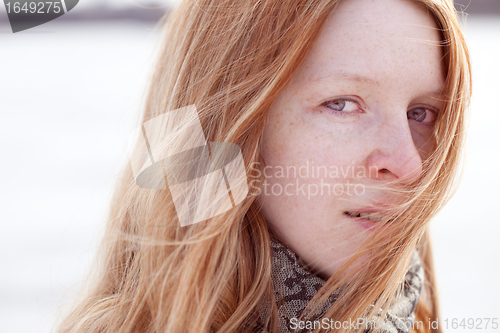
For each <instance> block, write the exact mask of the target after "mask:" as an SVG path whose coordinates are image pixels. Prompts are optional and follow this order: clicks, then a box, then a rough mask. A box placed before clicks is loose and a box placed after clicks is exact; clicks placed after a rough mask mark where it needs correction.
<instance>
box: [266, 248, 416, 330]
mask: <svg viewBox="0 0 500 333" xmlns="http://www.w3.org/2000/svg"><path fill="white" fill-rule="evenodd" d="M271 247H272V283H273V289H274V292H275V298H276V302H277V305H278V314H279V324H278V325H279V331H280V333H290V332H310V331H312V330H313V329H312V328H314V327H312V328H311V327H310V326H309V327H308V326H307V325H312V324H314V323H313V322H314V321H317V323H316V324H319V325H326V326H320V327H322V328H327V329H330V328H333V329H334V328H335V327H336V328H339V326H335V325H341V324H344V323H340V322H334V321H333V320H328V323H327V324H323V323H324V320H321V317H322V316H323V315H324V314H325V312H326V311H327V310H328V308H329V307H330V306H331V304H332V303H333V302H335V300H337V298H338V296H339V293H340V291H338V290H336V291H335V292H334V293H333V294H332V295H330V297H329V298H328V302H327V304H325V306H324V307H323V308H322V309H320V310H318V311H316V312H315V313H314V314H313V317H312V319H311V317H309V318H308V319H307V321H302V322H300V321H298V319H299V317H300V315H301V314H302V312H303V311H304V309H305V307H306V306H307V303H308V302H309V300H310V299H312V297H313V296H314V295H315V294H316V293H317V292H318V291H319V289H320V288H321V287H322V286H323V285H324V284H325V283H326V281H325V280H323V279H321V278H320V277H318V276H317V275H315V274H314V273H313V272H312V271H311V270H310V269H309V268H308V267H307V266H306V265H305V263H304V262H303V261H302V260H301V259H300V258H299V257H298V256H297V254H295V252H293V251H292V250H291V249H289V248H288V247H286V246H285V245H284V244H282V243H280V242H278V241H277V240H274V239H272V240H271ZM423 281H424V273H423V269H422V266H421V264H420V257H419V255H418V252H417V251H415V252H414V253H413V256H412V258H411V262H410V265H409V266H408V269H407V272H406V275H405V277H404V287H403V290H402V293H400V294H399V295H398V297H397V298H396V301H395V303H393V304H392V305H391V307H390V308H389V311H388V313H387V315H386V316H385V319H384V320H380V314H379V315H375V316H373V317H372V319H371V320H369V321H368V320H366V319H364V320H365V322H362V323H361V325H362V326H363V327H367V329H365V331H364V332H369V328H370V327H380V328H381V330H380V332H383V333H407V332H409V328H410V327H411V326H413V323H414V321H415V313H414V311H415V308H416V306H417V302H418V299H419V296H420V292H421V290H422V285H423ZM372 307H373V305H372ZM262 319H263V318H262V317H261V320H262ZM375 321H377V322H375ZM346 323H347V322H346ZM346 323H345V325H347V324H346ZM353 323H356V321H353ZM351 325H353V324H351ZM350 327H351V328H353V327H354V326H350ZM360 327H361V326H360ZM299 328H302V329H299ZM353 330H354V329H353ZM259 332H265V330H262V329H260V330H259Z"/></svg>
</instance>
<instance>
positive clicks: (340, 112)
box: [321, 97, 438, 127]
mask: <svg viewBox="0 0 500 333" xmlns="http://www.w3.org/2000/svg"><path fill="white" fill-rule="evenodd" d="M337 101H347V102H351V103H354V104H356V105H357V106H358V108H359V110H361V111H364V109H363V107H361V105H360V103H359V102H358V101H357V100H356V99H353V98H349V97H341V98H335V99H330V100H328V101H326V102H323V103H322V104H321V105H322V106H324V107H326V108H328V111H329V112H332V113H334V114H336V115H337V116H341V117H348V116H357V113H359V112H346V111H338V110H334V109H332V108H330V107H328V105H329V104H331V103H333V102H337ZM418 108H423V109H426V110H427V111H428V112H432V113H434V117H435V118H437V116H438V112H437V111H436V110H433V109H432V108H430V107H426V106H416V107H414V108H412V109H410V110H408V111H407V112H410V111H411V110H415V109H418ZM408 120H410V119H408ZM417 123H418V124H419V125H422V126H426V127H433V126H434V124H435V122H433V123H429V124H427V123H423V122H417Z"/></svg>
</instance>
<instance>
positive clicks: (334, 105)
mask: <svg viewBox="0 0 500 333" xmlns="http://www.w3.org/2000/svg"><path fill="white" fill-rule="evenodd" d="M325 106H326V107H328V108H330V109H332V110H334V111H340V112H356V111H358V110H359V109H360V108H359V106H358V104H357V103H356V102H353V101H350V100H348V99H335V100H331V101H328V102H326V103H325Z"/></svg>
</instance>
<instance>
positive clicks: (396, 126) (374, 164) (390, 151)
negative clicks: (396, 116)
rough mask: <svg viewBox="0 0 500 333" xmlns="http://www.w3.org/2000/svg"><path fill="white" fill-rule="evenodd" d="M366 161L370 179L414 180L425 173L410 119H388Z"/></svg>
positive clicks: (403, 181) (375, 139) (409, 181)
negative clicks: (390, 120) (410, 125)
mask: <svg viewBox="0 0 500 333" xmlns="http://www.w3.org/2000/svg"><path fill="white" fill-rule="evenodd" d="M374 142H376V143H377V144H376V145H375V146H374V148H373V150H372V151H371V153H370V154H369V155H368V158H367V160H366V164H367V166H366V167H367V168H368V170H369V174H370V178H376V179H381V180H387V181H394V180H398V181H400V182H402V183H411V182H413V181H415V180H416V179H418V177H419V176H420V174H421V173H422V159H421V158H420V154H419V152H418V150H417V148H416V147H415V143H414V141H413V137H412V134H411V130H410V127H409V124H408V119H407V118H406V117H405V118H404V119H400V120H398V121H392V122H385V123H384V125H382V126H381V127H380V130H379V131H377V137H376V138H374Z"/></svg>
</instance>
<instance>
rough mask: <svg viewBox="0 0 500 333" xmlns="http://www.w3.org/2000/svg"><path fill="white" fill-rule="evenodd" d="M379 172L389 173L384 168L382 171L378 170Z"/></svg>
mask: <svg viewBox="0 0 500 333" xmlns="http://www.w3.org/2000/svg"><path fill="white" fill-rule="evenodd" d="M379 172H381V173H389V172H390V171H389V170H387V169H385V168H384V169H380V170H379Z"/></svg>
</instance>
